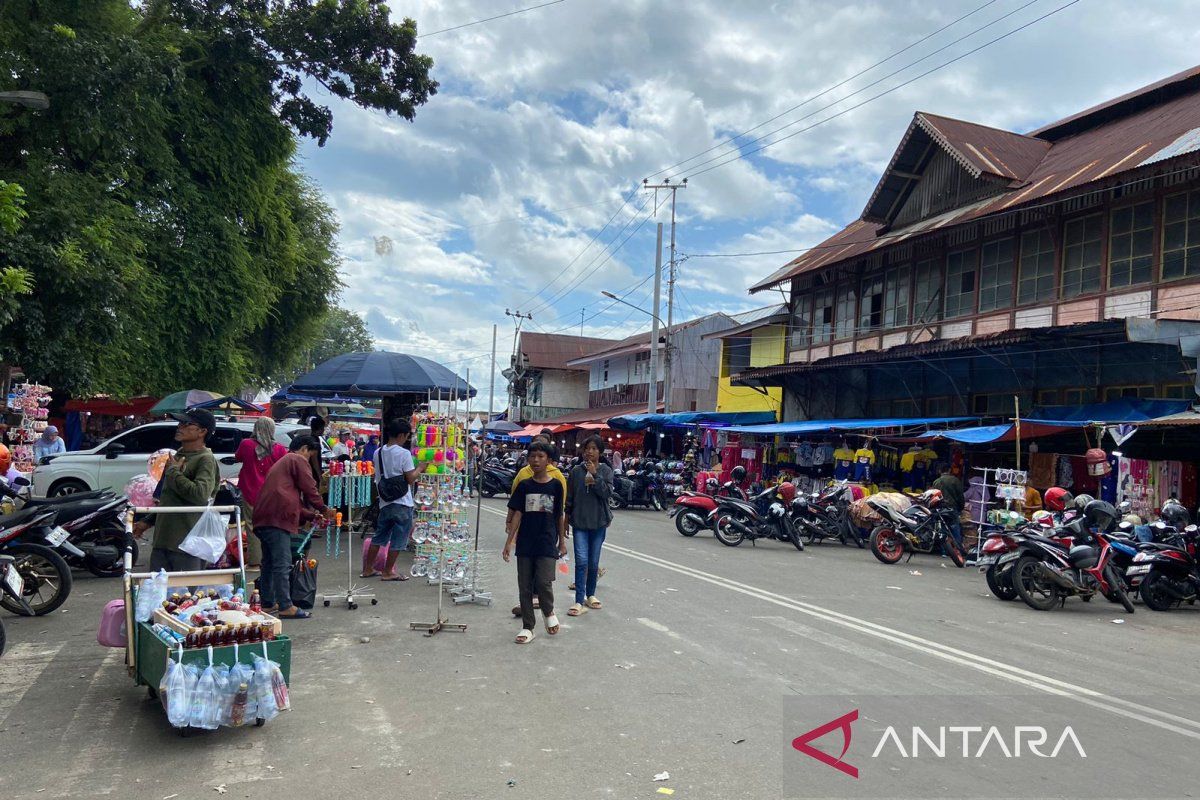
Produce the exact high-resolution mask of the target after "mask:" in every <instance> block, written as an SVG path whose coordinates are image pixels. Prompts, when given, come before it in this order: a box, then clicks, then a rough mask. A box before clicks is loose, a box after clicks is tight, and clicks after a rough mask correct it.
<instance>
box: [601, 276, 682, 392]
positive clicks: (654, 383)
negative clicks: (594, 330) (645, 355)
mask: <svg viewBox="0 0 1200 800" xmlns="http://www.w3.org/2000/svg"><path fill="white" fill-rule="evenodd" d="M600 294H602V295H604V296H605V297H607V298H608V299H609V300H615V301H616V302H618V303H621V304H622V305H627V306H629V307H630V308H633V309H636V310H638V311H640V312H642V313H643V314H646V315H647V316H649V317H650V318H651V319H653V320H654V330H652V331H651V332H650V380H649V381H647V388H646V396H647V398H648V400H649V402H648V403H647V405H648V406H649V409H648V413H650V414H653V413H654V412H655V411H657V410H658V358H657V355H658V329H659V326H662V327H663V328H664V329H665V328H666V325H665V324H664V323H663V321H662V320H661V319H660V318H659V316H658V315H657V314H653V313H651V312H649V311H647V310H646V309H644V308H642V307H641V306H635V305H634V304H633V303H630V302H628V301H627V300H623V299H621V298H620V297H617V296H616V295H615V294H613V293H612V292H606V291H603V290H602V291H601V292H600ZM656 310H657V309H656Z"/></svg>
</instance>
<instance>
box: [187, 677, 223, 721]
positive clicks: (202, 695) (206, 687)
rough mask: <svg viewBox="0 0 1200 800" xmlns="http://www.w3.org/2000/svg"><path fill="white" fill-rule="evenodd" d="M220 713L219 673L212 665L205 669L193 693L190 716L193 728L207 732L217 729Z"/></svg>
mask: <svg viewBox="0 0 1200 800" xmlns="http://www.w3.org/2000/svg"><path fill="white" fill-rule="evenodd" d="M219 712H220V705H219V699H218V696H217V673H216V670H215V669H213V667H212V665H211V664H210V665H209V666H207V667H205V668H204V672H202V673H200V679H199V680H198V681H196V688H195V689H194V690H193V691H192V707H191V711H190V712H189V714H188V717H189V721H190V724H191V726H192V727H193V728H201V729H203V730H206V731H213V730H216V729H217V714H218V713H219Z"/></svg>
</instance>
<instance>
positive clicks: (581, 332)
mask: <svg viewBox="0 0 1200 800" xmlns="http://www.w3.org/2000/svg"><path fill="white" fill-rule="evenodd" d="M585 311H587V308H586V307H585V308H581V309H579V335H580V336H583V312H585Z"/></svg>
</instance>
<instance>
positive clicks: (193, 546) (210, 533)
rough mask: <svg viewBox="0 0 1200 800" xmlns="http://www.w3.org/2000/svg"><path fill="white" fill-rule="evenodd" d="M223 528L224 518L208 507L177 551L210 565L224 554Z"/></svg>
mask: <svg viewBox="0 0 1200 800" xmlns="http://www.w3.org/2000/svg"><path fill="white" fill-rule="evenodd" d="M225 528H226V525H225V518H224V517H222V516H221V515H220V514H218V513H217V512H215V511H213V510H212V507H211V506H210V507H209V508H208V510H206V511H204V512H203V513H202V514H201V515H200V519H199V520H198V521H197V522H196V524H195V525H193V526H192V529H191V530H190V531H189V532H188V535H187V538H185V539H184V540H183V542H182V543H181V544H180V545H179V549H180V550H182V551H183V552H185V553H187V554H188V555H192V556H195V557H196V558H199V559H200V560H201V561H203V562H204V563H205V564H212V563H214V562H216V561H217V560H218V559H219V558H220V557H221V554H222V553H224V552H225Z"/></svg>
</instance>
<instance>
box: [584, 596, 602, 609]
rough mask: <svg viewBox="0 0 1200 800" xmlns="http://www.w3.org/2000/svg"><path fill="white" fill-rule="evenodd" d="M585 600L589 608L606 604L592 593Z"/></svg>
mask: <svg viewBox="0 0 1200 800" xmlns="http://www.w3.org/2000/svg"><path fill="white" fill-rule="evenodd" d="M584 602H585V603H587V607H588V608H604V604H603V603H601V602H600V601H599V600H597V599H596V595H592V596H591V597H589V598H588V599H587V600H585V601H584Z"/></svg>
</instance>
